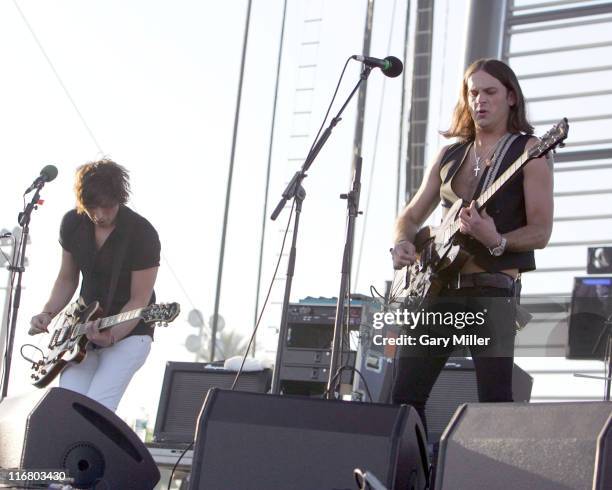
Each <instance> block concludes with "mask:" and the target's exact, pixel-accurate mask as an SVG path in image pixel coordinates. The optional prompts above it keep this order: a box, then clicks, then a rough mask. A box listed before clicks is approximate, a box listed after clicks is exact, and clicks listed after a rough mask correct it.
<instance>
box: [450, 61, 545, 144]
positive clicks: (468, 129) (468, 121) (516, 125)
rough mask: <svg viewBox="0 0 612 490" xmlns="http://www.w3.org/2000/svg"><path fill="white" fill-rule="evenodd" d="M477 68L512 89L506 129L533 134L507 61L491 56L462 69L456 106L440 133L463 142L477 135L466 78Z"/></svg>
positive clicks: (522, 97) (519, 88) (519, 90)
mask: <svg viewBox="0 0 612 490" xmlns="http://www.w3.org/2000/svg"><path fill="white" fill-rule="evenodd" d="M480 70H482V71H484V72H486V73H488V74H489V75H491V76H492V77H494V78H497V80H499V81H500V82H501V84H502V85H503V86H504V87H506V89H507V90H508V91H509V92H510V91H511V92H513V93H514V95H515V98H516V103H515V104H514V105H513V106H512V107H510V114H509V116H508V130H509V131H510V132H512V133H518V132H523V133H525V134H533V126H532V125H531V124H529V121H527V114H526V110H525V97H524V96H523V91H522V90H521V86H520V85H519V82H518V80H517V78H516V75H515V74H514V72H513V71H512V68H510V67H509V66H508V65H506V63H504V62H502V61H499V60H496V59H492V58H489V59H485V58H482V59H480V60H476V61H474V63H472V64H471V65H470V66H469V67H468V69H467V70H466V71H465V74H464V75H463V84H462V86H461V97H460V98H459V101H458V102H457V105H456V106H455V112H454V113H453V120H452V122H451V126H450V128H449V129H448V130H447V131H444V132H442V133H441V134H442V135H443V136H445V137H446V138H455V137H456V138H459V139H460V140H463V141H469V140H473V139H474V138H475V137H476V127H475V125H474V120H473V119H472V115H471V114H470V106H469V104H468V78H470V77H471V76H472V75H473V74H474V73H476V72H477V71H480Z"/></svg>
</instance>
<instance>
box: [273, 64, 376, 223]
mask: <svg viewBox="0 0 612 490" xmlns="http://www.w3.org/2000/svg"><path fill="white" fill-rule="evenodd" d="M371 71H372V68H370V67H369V66H365V67H364V68H363V70H362V71H361V76H360V77H359V81H358V82H357V84H356V85H355V87H354V88H353V91H352V92H351V93H350V94H349V96H348V97H347V99H346V101H345V102H344V104H343V105H342V107H341V108H340V110H339V111H338V114H336V117H334V118H333V119H332V120H331V121H330V123H329V126H327V128H326V129H325V131H324V132H323V134H322V135H321V137H320V138H319V139H318V140H317V142H316V143H315V144H314V145H313V146H312V149H311V150H310V151H309V152H308V156H307V157H306V160H304V164H303V165H302V169H301V170H299V171H297V172H296V173H295V175H294V176H293V178H292V179H291V181H290V182H289V184H287V187H286V188H285V190H284V191H283V196H282V198H281V200H280V201H279V203H278V204H277V205H276V208H274V211H273V212H272V214H271V215H270V219H271V220H273V221H274V220H275V219H276V218H278V215H279V214H280V212H281V211H282V210H283V208H284V207H285V204H286V203H287V201H288V200H289V199H291V198H292V197H294V196H295V192H296V190H297V189H298V188H299V186H300V184H301V183H302V180H304V178H305V177H306V172H307V171H308V169H309V168H310V166H311V165H312V162H314V160H315V158H317V155H318V154H319V152H320V151H321V149H322V148H323V146H324V145H325V143H326V142H327V140H328V139H329V137H330V136H331V133H332V130H333V129H334V127H335V126H336V124H338V123H339V122H340V121H341V120H342V118H341V117H340V116H341V115H342V113H343V112H344V109H346V106H347V105H348V103H349V101H350V100H351V99H352V98H353V95H355V92H357V90H359V87H360V86H361V84H362V83H363V82H364V81H365V80H367V79H368V76H369V75H370V72H371Z"/></svg>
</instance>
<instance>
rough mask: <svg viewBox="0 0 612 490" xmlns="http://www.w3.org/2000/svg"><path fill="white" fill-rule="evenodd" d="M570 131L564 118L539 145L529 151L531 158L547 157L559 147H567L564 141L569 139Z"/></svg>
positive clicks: (543, 137)
mask: <svg viewBox="0 0 612 490" xmlns="http://www.w3.org/2000/svg"><path fill="white" fill-rule="evenodd" d="M568 131H569V124H568V122H567V118H566V117H564V118H563V119H561V121H559V122H558V123H557V124H555V125H554V126H553V127H552V128H550V129H549V130H548V132H547V133H546V134H545V135H544V136H542V137H541V138H540V141H539V143H538V144H537V145H535V146H532V147H531V148H530V149H529V158H530V159H531V158H540V157H541V156H544V155H546V154H547V153H548V152H549V151H550V150H553V149H555V148H556V147H557V146H560V147H563V146H565V145H564V143H563V141H565V139H566V138H567V132H568Z"/></svg>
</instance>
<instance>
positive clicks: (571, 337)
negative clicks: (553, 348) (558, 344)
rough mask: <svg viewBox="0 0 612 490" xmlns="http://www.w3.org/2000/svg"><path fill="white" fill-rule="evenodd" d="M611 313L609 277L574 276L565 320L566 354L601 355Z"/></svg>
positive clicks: (576, 356) (611, 283)
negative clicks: (566, 332) (567, 317)
mask: <svg viewBox="0 0 612 490" xmlns="http://www.w3.org/2000/svg"><path fill="white" fill-rule="evenodd" d="M610 315H612V277H610V276H608V277H597V276H594V277H575V278H574V288H573V291H572V303H571V306H570V316H569V320H568V335H567V349H566V357H567V358H568V359H603V358H604V354H605V348H606V344H607V340H608V337H607V335H608V333H610V334H612V331H611V329H610V328H608V327H607V326H606V319H607V318H609V317H610Z"/></svg>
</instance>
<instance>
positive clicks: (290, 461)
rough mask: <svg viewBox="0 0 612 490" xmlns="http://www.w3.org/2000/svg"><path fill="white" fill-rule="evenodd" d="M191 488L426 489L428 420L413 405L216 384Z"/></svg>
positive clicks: (201, 433) (197, 445)
mask: <svg viewBox="0 0 612 490" xmlns="http://www.w3.org/2000/svg"><path fill="white" fill-rule="evenodd" d="M192 468H193V469H192V472H191V480H190V486H189V489H190V490H204V489H212V488H214V489H215V490H236V489H246V488H248V489H249V490H259V489H261V490H269V489H279V490H280V489H282V490H312V489H315V488H316V489H317V490H332V489H349V488H355V479H354V476H353V470H354V469H355V468H359V469H361V470H362V471H367V472H368V473H369V474H373V475H375V476H376V478H377V479H379V480H380V481H381V482H382V483H383V484H384V485H385V486H386V487H387V488H388V489H389V490H391V489H396V490H399V489H401V490H405V489H422V488H425V485H426V472H427V471H428V468H429V463H428V457H427V449H426V442H425V440H424V436H423V428H422V425H421V421H420V419H419V417H418V415H417V414H416V411H415V410H414V409H412V408H410V407H407V406H393V405H381V404H370V403H356V402H346V401H338V400H325V399H321V398H307V397H297V396H289V395H284V396H279V395H261V394H255V393H239V392H235V391H221V390H216V389H213V390H211V391H210V392H209V393H208V395H207V397H206V401H205V403H204V407H203V409H202V414H201V415H200V418H199V420H198V428H197V434H196V443H195V449H194V455H193V464H192Z"/></svg>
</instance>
